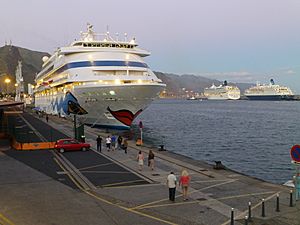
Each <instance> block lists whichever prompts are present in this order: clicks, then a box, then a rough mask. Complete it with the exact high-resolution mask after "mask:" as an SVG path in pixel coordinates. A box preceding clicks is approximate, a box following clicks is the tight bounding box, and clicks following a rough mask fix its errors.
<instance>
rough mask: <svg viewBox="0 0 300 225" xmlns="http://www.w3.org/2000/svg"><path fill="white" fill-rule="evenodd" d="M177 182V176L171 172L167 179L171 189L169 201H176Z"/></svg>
mask: <svg viewBox="0 0 300 225" xmlns="http://www.w3.org/2000/svg"><path fill="white" fill-rule="evenodd" d="M176 182H177V179H176V176H175V175H174V173H173V172H171V173H170V174H169V175H168V177H167V185H168V187H169V200H170V201H172V202H174V201H175V192H176Z"/></svg>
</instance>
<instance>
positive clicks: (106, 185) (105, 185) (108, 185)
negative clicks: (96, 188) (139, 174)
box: [101, 179, 145, 187]
mask: <svg viewBox="0 0 300 225" xmlns="http://www.w3.org/2000/svg"><path fill="white" fill-rule="evenodd" d="M138 181H145V180H142V179H139V180H131V181H124V182H118V183H111V184H104V185H101V187H110V186H115V185H120V184H130V183H136V182H138Z"/></svg>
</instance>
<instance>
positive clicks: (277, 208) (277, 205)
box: [276, 194, 280, 212]
mask: <svg viewBox="0 0 300 225" xmlns="http://www.w3.org/2000/svg"><path fill="white" fill-rule="evenodd" d="M276 212H280V210H279V194H277V197H276Z"/></svg>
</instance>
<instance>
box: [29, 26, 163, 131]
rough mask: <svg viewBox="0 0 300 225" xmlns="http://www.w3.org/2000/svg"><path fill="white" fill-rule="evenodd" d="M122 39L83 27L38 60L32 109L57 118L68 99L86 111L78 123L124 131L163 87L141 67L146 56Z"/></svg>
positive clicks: (145, 66)
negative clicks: (67, 43) (68, 41)
mask: <svg viewBox="0 0 300 225" xmlns="http://www.w3.org/2000/svg"><path fill="white" fill-rule="evenodd" d="M126 36H127V35H126ZM126 36H125V40H124V41H119V40H118V38H116V39H113V38H112V37H111V36H110V34H109V32H107V33H105V34H96V33H95V32H94V31H93V27H92V25H89V24H88V28H87V32H81V39H80V40H78V41H74V42H73V43H72V44H71V45H70V46H67V47H61V48H59V49H57V51H56V52H55V53H54V54H53V55H52V56H51V57H43V62H44V64H43V67H42V71H41V72H40V73H39V74H37V76H36V87H35V106H36V107H38V108H39V109H40V110H41V111H44V112H46V113H48V114H58V115H61V116H63V115H66V112H65V110H64V107H63V105H64V104H65V99H66V95H68V94H71V95H72V96H73V97H74V98H75V99H76V100H77V101H78V103H79V104H80V106H81V107H82V108H84V109H85V110H86V111H87V112H88V114H86V115H84V123H86V124H90V125H100V126H106V127H114V128H129V127H130V125H131V124H132V121H133V120H134V119H135V118H136V117H137V116H138V114H139V113H141V112H142V111H143V110H145V109H146V108H147V106H148V105H149V104H150V103H151V102H152V101H153V100H154V99H155V98H156V97H158V95H159V93H160V92H161V91H162V90H163V89H164V87H165V86H166V85H165V84H163V83H162V81H161V80H160V79H158V78H157V77H156V75H155V74H154V73H153V72H152V71H151V70H150V68H149V67H148V65H147V64H146V63H145V62H144V60H143V57H146V56H149V55H150V53H149V52H148V51H146V50H143V49H140V48H138V47H137V46H138V45H137V43H136V41H135V39H134V38H133V39H132V40H130V41H127V40H126V39H127V37H126ZM100 37H102V38H100ZM100 39H101V40H100Z"/></svg>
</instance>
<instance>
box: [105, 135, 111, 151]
mask: <svg viewBox="0 0 300 225" xmlns="http://www.w3.org/2000/svg"><path fill="white" fill-rule="evenodd" d="M105 141H106V149H107V151H109V150H110V145H111V138H110V136H107V138H106V140H105Z"/></svg>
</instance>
